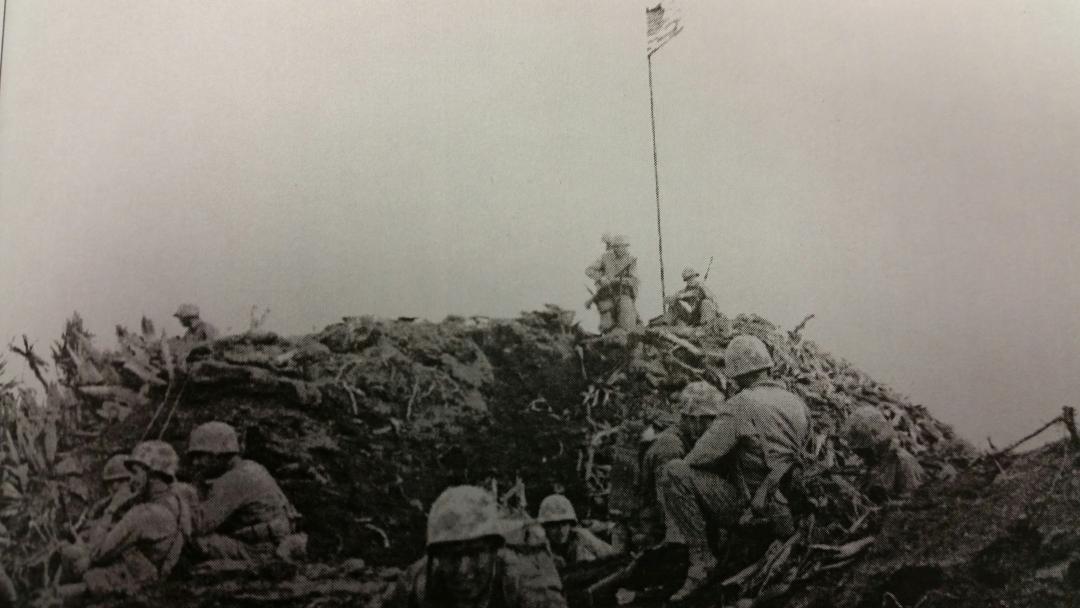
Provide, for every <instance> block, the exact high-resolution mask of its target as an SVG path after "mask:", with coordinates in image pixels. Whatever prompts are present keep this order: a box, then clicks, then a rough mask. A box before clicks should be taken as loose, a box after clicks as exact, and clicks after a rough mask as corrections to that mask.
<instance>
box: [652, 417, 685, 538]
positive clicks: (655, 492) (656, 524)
mask: <svg viewBox="0 0 1080 608" xmlns="http://www.w3.org/2000/svg"><path fill="white" fill-rule="evenodd" d="M687 444H689V445H687ZM691 447H693V443H691V442H688V441H687V440H686V438H685V437H684V436H683V433H682V432H680V431H679V428H678V427H677V426H672V427H668V428H667V429H665V430H664V431H663V432H662V433H660V434H659V435H657V436H656V439H654V440H653V442H652V445H650V446H649V449H648V450H646V451H645V456H644V457H643V458H642V463H641V478H640V480H639V482H638V488H639V491H640V496H641V513H642V518H643V519H644V520H645V522H644V523H646V524H648V525H649V526H650V528H652V529H653V530H654V531H656V530H662V529H663V514H664V509H663V496H662V494H661V491H662V489H663V487H662V486H661V485H660V480H661V478H662V476H663V473H664V466H665V465H667V463H669V462H671V461H672V460H675V459H678V458H685V457H686V454H687V453H688V452H689V451H690V448H691Z"/></svg>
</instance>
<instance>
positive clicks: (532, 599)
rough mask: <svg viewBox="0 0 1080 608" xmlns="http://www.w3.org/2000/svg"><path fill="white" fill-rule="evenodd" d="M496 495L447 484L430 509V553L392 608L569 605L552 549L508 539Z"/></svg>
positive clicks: (409, 574)
mask: <svg viewBox="0 0 1080 608" xmlns="http://www.w3.org/2000/svg"><path fill="white" fill-rule="evenodd" d="M502 528H503V523H502V522H500V518H499V513H498V506H497V505H496V503H495V498H494V497H493V496H491V494H489V493H488V492H487V491H486V490H484V489H482V488H478V487H475V486H456V487H452V488H447V489H446V490H445V491H443V493H442V494H440V495H439V497H438V498H437V499H435V503H434V504H433V505H432V506H431V512H430V513H429V514H428V522H427V555H425V556H424V557H422V558H420V559H419V560H418V561H416V562H415V563H414V564H413V565H412V566H410V567H409V568H408V570H406V571H405V573H404V574H403V575H402V577H401V579H400V580H399V581H398V583H397V585H395V586H394V589H393V590H392V592H391V594H390V596H389V601H388V602H386V603H384V604H383V605H384V606H385V607H386V608H435V607H437V606H438V607H446V608H496V607H497V608H565V607H566V599H565V598H564V597H563V592H562V582H561V581H560V579H559V574H558V572H557V571H556V569H555V563H554V562H553V561H552V559H551V554H550V553H548V551H547V549H546V548H544V547H543V546H541V548H540V549H533V550H531V551H528V552H526V551H522V550H519V549H518V548H515V547H511V546H509V545H507V544H506V542H505V538H504V536H503V530H502Z"/></svg>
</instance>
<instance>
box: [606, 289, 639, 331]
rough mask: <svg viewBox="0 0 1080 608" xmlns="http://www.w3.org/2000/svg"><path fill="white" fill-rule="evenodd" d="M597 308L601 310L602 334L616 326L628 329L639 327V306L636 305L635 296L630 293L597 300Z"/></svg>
mask: <svg viewBox="0 0 1080 608" xmlns="http://www.w3.org/2000/svg"><path fill="white" fill-rule="evenodd" d="M596 310H598V311H599V312H600V333H602V334H605V333H607V332H609V331H611V330H612V329H615V328H616V327H618V328H620V329H624V330H626V331H631V330H633V329H634V328H636V327H637V322H638V312H637V307H636V306H635V305H634V298H631V297H630V296H629V295H620V296H615V297H610V298H603V299H600V300H597V302H596Z"/></svg>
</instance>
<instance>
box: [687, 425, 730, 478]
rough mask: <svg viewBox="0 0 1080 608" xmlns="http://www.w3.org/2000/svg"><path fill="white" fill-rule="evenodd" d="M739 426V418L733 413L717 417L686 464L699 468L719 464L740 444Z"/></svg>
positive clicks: (699, 440)
mask: <svg viewBox="0 0 1080 608" xmlns="http://www.w3.org/2000/svg"><path fill="white" fill-rule="evenodd" d="M739 424H740V422H739V416H738V415H736V414H734V413H732V412H723V413H721V414H720V415H719V416H717V418H716V420H715V421H713V423H712V426H710V427H709V429H708V430H707V431H705V434H703V435H702V436H701V438H700V439H698V440H697V443H695V444H694V448H693V449H692V450H690V453H689V454H687V455H686V458H685V460H686V464H688V465H690V466H692V467H698V468H708V467H711V466H713V465H715V464H717V463H718V462H719V461H720V460H721V459H722V458H724V457H725V456H727V455H728V453H730V452H731V450H733V449H734V448H735V446H736V445H737V444H738V443H739V438H740V436H741V433H740V432H739Z"/></svg>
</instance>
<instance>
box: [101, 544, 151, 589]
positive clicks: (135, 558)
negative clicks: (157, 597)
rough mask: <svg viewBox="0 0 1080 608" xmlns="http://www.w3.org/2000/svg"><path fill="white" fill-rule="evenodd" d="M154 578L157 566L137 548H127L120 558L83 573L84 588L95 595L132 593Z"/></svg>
mask: <svg viewBox="0 0 1080 608" xmlns="http://www.w3.org/2000/svg"><path fill="white" fill-rule="evenodd" d="M156 580H158V569H157V566H155V565H154V564H153V562H151V561H150V560H149V559H147V557H146V556H145V555H143V554H142V552H141V551H138V550H137V549H129V550H127V551H125V552H124V554H123V557H122V558H121V559H118V560H116V561H115V562H113V563H111V564H109V565H107V566H102V567H100V568H90V569H89V570H87V571H86V573H85V574H83V582H84V583H86V589H87V590H88V591H89V592H90V593H93V594H95V595H105V594H110V593H134V592H136V591H138V590H139V589H141V588H143V587H145V586H146V585H148V584H150V583H152V582H154V581H156Z"/></svg>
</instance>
